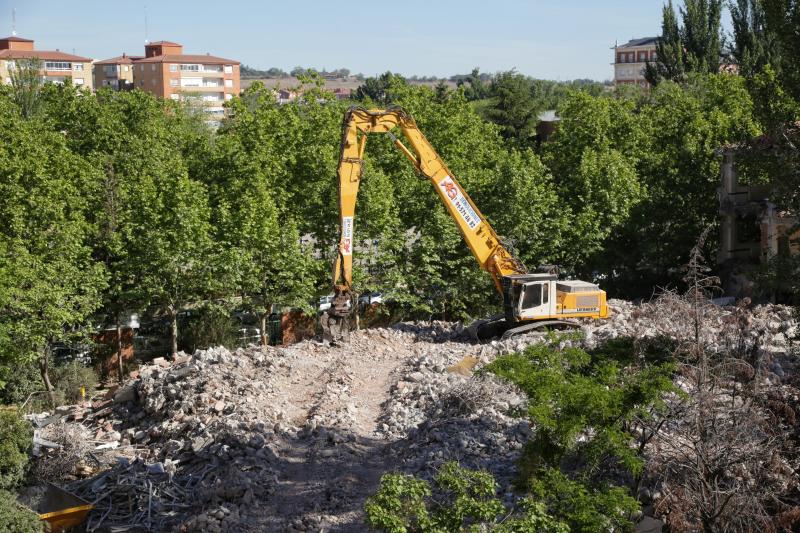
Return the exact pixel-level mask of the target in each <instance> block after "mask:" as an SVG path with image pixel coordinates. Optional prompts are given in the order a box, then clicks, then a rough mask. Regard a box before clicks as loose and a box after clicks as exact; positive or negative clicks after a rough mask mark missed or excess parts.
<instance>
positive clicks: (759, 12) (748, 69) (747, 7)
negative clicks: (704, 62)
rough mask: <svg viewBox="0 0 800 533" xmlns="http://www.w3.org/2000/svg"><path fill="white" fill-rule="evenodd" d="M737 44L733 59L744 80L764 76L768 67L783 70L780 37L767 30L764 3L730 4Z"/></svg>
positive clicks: (750, 0) (749, 0)
mask: <svg viewBox="0 0 800 533" xmlns="http://www.w3.org/2000/svg"><path fill="white" fill-rule="evenodd" d="M730 12H731V22H732V25H733V42H732V43H731V44H732V46H731V56H732V57H733V59H734V60H735V61H736V63H737V64H738V65H739V72H740V74H742V75H743V76H748V77H749V76H752V75H754V74H756V73H758V72H761V71H762V70H763V69H764V67H765V66H766V65H772V67H773V68H780V55H779V51H778V49H777V44H778V43H777V40H776V36H775V34H774V32H773V31H771V29H770V28H768V27H767V19H766V13H765V11H764V5H763V2H762V0H736V2H733V1H732V2H730Z"/></svg>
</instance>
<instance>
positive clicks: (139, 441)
mask: <svg viewBox="0 0 800 533" xmlns="http://www.w3.org/2000/svg"><path fill="white" fill-rule="evenodd" d="M609 304H610V306H611V309H612V312H613V316H612V318H611V319H610V320H608V321H605V322H586V323H585V324H584V326H583V328H582V334H583V339H582V340H580V341H578V340H575V341H570V340H567V341H564V342H565V343H570V342H581V343H583V344H584V345H585V346H586V347H593V346H597V345H598V344H599V343H601V342H602V341H604V340H606V339H611V338H614V337H618V336H624V335H637V336H652V337H656V336H658V335H665V336H670V335H675V334H676V332H675V331H671V330H670V327H671V326H670V325H669V324H663V323H661V322H660V321H659V320H658V319H657V317H655V316H653V315H652V313H650V312H649V311H647V309H645V308H643V307H640V306H635V305H633V304H630V303H628V302H622V301H617V300H612V301H611V302H609ZM715 312H717V313H718V316H716V317H715V321H716V322H714V323H716V324H718V325H719V327H720V328H721V327H723V325H724V324H726V322H725V320H726V318H725V317H726V316H729V315H730V314H731V313H732V311H731V310H730V309H729V308H723V307H720V308H718V310H717V311H715ZM750 317H751V319H752V320H753V321H754V323H755V324H757V326H758V328H759V329H760V330H763V334H762V335H761V336H760V337H759V342H760V348H759V349H760V350H763V352H764V353H765V354H767V353H768V354H769V356H770V359H769V360H770V365H771V366H770V368H771V369H772V372H773V375H774V377H775V379H780V376H781V373H783V374H784V375H785V374H786V373H788V372H794V371H795V366H796V361H797V360H796V355H795V356H793V355H792V347H793V344H792V343H793V342H794V341H792V340H791V339H792V336H793V335H794V333H795V332H796V328H797V323H796V321H795V320H794V318H793V317H792V315H791V312H790V310H789V309H788V308H783V307H779V306H761V307H756V308H754V309H753V310H752V311H750ZM676 327H677V326H676ZM707 336H708V339H707V340H708V342H709V344H710V345H713V343H714V342H715V334H714V331H713V328H712V330H709V331H708V332H707ZM544 337H545V334H544V333H531V334H528V335H525V336H520V337H515V338H512V339H508V340H504V341H493V342H490V343H487V344H474V343H472V342H470V341H468V340H467V338H466V334H465V332H464V328H463V327H462V325H460V324H449V323H440V322H434V323H401V324H397V325H395V326H393V327H391V328H377V329H370V330H365V331H357V332H353V333H352V335H351V336H350V343H349V344H347V345H343V346H330V345H325V344H323V343H321V342H318V341H314V340H307V341H303V342H300V343H297V344H294V345H290V346H286V347H277V348H276V347H266V348H262V347H255V346H253V347H250V348H247V349H238V350H236V351H234V352H231V351H229V350H227V349H225V348H212V349H208V350H200V351H197V352H195V353H194V354H192V355H188V354H180V355H179V356H178V357H177V358H176V359H175V360H174V361H166V360H164V359H159V360H154V361H153V362H152V364H149V365H145V366H142V367H140V368H139V370H138V371H136V372H134V373H133V374H132V377H131V378H130V379H129V380H128V381H127V382H126V383H124V384H123V385H122V386H121V387H119V388H118V389H117V390H115V391H114V392H113V394H111V395H110V396H109V397H108V398H106V399H104V400H101V401H95V402H94V403H92V404H86V405H85V406H83V407H77V406H70V407H69V408H68V409H61V410H59V411H58V412H56V413H55V414H54V415H49V414H43V415H37V416H35V417H32V418H33V419H34V422H35V423H37V424H39V425H43V427H42V428H41V429H40V430H39V431H41V432H45V430H47V432H46V433H43V434H42V437H43V438H49V439H51V440H53V441H54V442H60V441H57V439H54V438H53V437H52V434H53V433H54V432H58V431H62V430H63V428H65V427H69V426H70V425H77V426H78V427H80V428H82V429H81V431H82V432H85V433H81V435H80V436H78V437H75V438H76V439H77V440H80V441H82V442H85V443H89V444H90V446H88V448H89V449H88V450H82V451H81V452H80V453H81V454H83V455H84V458H83V459H84V460H83V462H82V463H81V464H89V465H91V467H92V468H93V469H95V470H94V471H96V472H98V473H97V474H95V475H93V477H88V478H87V477H85V474H86V471H83V473H81V472H80V471H78V470H77V469H75V470H74V471H73V472H71V473H70V475H72V476H74V477H78V478H81V477H83V479H77V480H76V481H72V482H70V483H69V484H68V485H67V486H68V488H69V489H70V490H71V491H73V492H75V493H76V494H77V495H79V496H81V497H83V498H85V499H86V500H88V501H90V502H92V503H94V504H95V505H96V508H95V510H94V511H93V512H92V514H91V516H90V520H89V523H88V525H89V528H88V531H94V530H97V529H98V528H99V527H101V526H102V527H105V526H114V527H115V528H118V529H116V530H119V531H124V530H125V529H126V528H128V529H132V528H140V529H145V530H152V531H165V530H166V531H169V530H174V531H230V530H237V531H242V532H247V531H320V530H323V529H325V530H342V531H344V530H346V531H362V530H364V529H365V528H364V526H363V525H362V519H363V514H362V510H363V504H364V500H365V498H366V497H367V496H368V495H369V494H370V493H372V492H373V491H374V490H375V489H376V488H377V486H378V481H379V479H380V476H381V474H383V473H384V472H386V471H391V470H399V471H403V472H408V473H415V474H419V475H422V476H424V477H430V476H432V474H433V473H434V471H435V469H436V467H437V466H438V465H440V464H441V463H443V462H445V461H448V460H457V461H459V462H460V463H461V464H462V465H464V466H469V467H473V468H485V469H487V470H489V471H491V472H492V473H493V474H494V475H495V476H496V477H497V478H498V480H500V481H502V482H503V483H504V484H505V482H507V481H510V480H511V478H513V476H514V475H515V473H516V465H515V460H516V459H517V458H518V457H519V454H520V452H521V449H522V446H523V444H524V443H525V442H526V440H527V438H528V436H529V435H530V434H531V430H532V428H531V427H530V425H529V423H528V421H527V419H526V418H525V417H524V416H519V415H520V414H522V413H524V409H525V397H524V396H523V395H522V394H521V393H520V392H519V391H518V390H515V389H514V387H512V386H510V385H508V384H507V383H505V382H501V381H499V380H496V379H494V378H492V377H490V376H486V375H482V374H481V372H480V368H481V367H482V366H483V365H484V364H486V363H488V362H490V361H492V360H494V359H495V358H496V357H497V356H498V355H500V354H505V353H510V352H514V351H518V350H522V349H524V348H525V347H526V346H529V345H531V344H535V343H538V342H542V339H543V338H544ZM108 448H115V449H113V450H108ZM57 453H59V450H58V449H55V450H49V451H46V453H44V455H43V457H42V458H41V459H40V461H42V462H43V464H44V462H49V461H50V460H51V459H53V458H55V457H56V454H57ZM72 453H73V452H70V454H72ZM70 457H71V455H70ZM86 457H88V459H87V458H86ZM66 463H67V464H78V463H80V461H75V460H74V459H70V460H69V461H67V462H66ZM56 470H60V467H59V469H56ZM62 474H63V473H62ZM66 479H69V477H68V476H66ZM504 486H508V485H504ZM505 496H506V497H507V498H509V499H511V498H513V496H512V495H511V494H508V495H505Z"/></svg>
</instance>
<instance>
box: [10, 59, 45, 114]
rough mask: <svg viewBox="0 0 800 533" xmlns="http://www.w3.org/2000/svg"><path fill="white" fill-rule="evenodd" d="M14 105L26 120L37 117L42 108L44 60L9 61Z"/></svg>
mask: <svg viewBox="0 0 800 533" xmlns="http://www.w3.org/2000/svg"><path fill="white" fill-rule="evenodd" d="M8 64H9V66H10V65H14V68H13V69H11V72H10V76H11V87H12V90H13V93H12V94H13V99H14V103H16V104H17V107H18V108H19V111H20V113H22V116H23V117H25V118H30V117H33V116H35V115H36V114H37V113H38V112H39V109H40V108H41V98H40V93H41V90H42V86H43V85H44V82H43V81H42V74H41V71H42V67H43V65H42V60H41V59H39V58H38V57H33V58H30V59H19V60H16V61H9V62H8Z"/></svg>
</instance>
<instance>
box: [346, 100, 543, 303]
mask: <svg viewBox="0 0 800 533" xmlns="http://www.w3.org/2000/svg"><path fill="white" fill-rule="evenodd" d="M396 127H399V128H400V131H401V132H402V133H403V137H404V138H405V140H406V141H407V142H408V145H409V146H408V147H407V146H406V145H405V144H403V142H402V141H401V140H400V139H398V138H397V137H396V136H394V135H392V130H393V129H394V128H396ZM342 130H343V131H342V143H341V154H340V156H339V166H338V170H337V175H338V178H339V217H340V220H339V222H340V228H341V234H340V240H339V249H338V254H337V257H336V261H335V263H334V270H333V286H334V291H335V293H336V296H337V299H339V298H340V297H341V296H347V297H351V296H352V283H353V278H352V272H353V245H354V242H355V240H354V226H355V224H354V215H355V207H356V196H357V194H358V186H359V183H360V182H361V173H362V170H363V166H364V150H365V148H366V143H367V135H368V134H370V133H387V134H388V135H389V136H390V137H391V139H392V142H393V143H394V145H395V146H396V147H397V148H398V149H399V150H400V151H401V152H402V153H403V154H404V155H405V156H406V157H407V158H408V160H409V161H410V162H411V164H412V165H414V168H416V169H417V171H418V172H419V173H420V174H421V175H422V176H424V177H425V178H427V179H428V180H429V181H430V182H431V184H433V187H434V189H435V190H436V193H437V194H438V195H439V198H440V199H441V200H442V202H443V203H444V205H445V207H446V208H447V212H448V213H450V216H451V217H452V218H453V220H455V222H456V224H457V225H458V229H459V230H460V231H461V235H463V237H464V240H465V241H466V243H467V245H468V246H469V249H470V250H471V251H472V255H473V256H475V259H476V260H477V261H478V264H479V265H480V267H481V268H482V269H483V270H485V271H487V272H488V273H489V274H490V275H491V276H492V278H493V279H494V283H495V287H496V288H497V290H498V292H499V293H500V294H501V296H502V295H503V285H502V278H503V276H508V275H514V274H524V273H526V272H527V271H526V269H525V266H524V265H523V264H522V263H521V262H520V261H519V260H517V259H516V258H515V257H514V256H512V255H511V253H510V252H509V251H508V250H507V249H506V248H505V247H504V246H503V245H502V243H501V242H500V238H499V237H498V236H497V234H496V233H495V231H494V229H492V227H491V226H490V225H489V222H488V221H487V220H486V219H485V218H484V216H483V215H482V214H481V212H480V210H479V209H478V208H477V206H476V205H475V204H474V203H473V202H472V200H471V199H470V197H469V195H468V194H467V193H466V191H464V189H463V188H462V187H461V185H460V184H459V183H458V180H456V178H455V176H453V173H452V172H450V170H449V169H448V168H447V166H446V165H445V164H444V162H443V161H442V159H441V158H440V157H439V154H437V153H436V151H435V150H434V149H433V147H432V146H431V144H430V143H429V142H428V140H427V139H426V138H425V136H424V135H423V134H422V132H421V131H420V130H419V128H418V127H417V124H416V122H414V119H413V118H412V117H411V116H410V115H409V114H408V113H406V112H405V111H403V110H402V109H400V108H392V109H387V110H380V109H372V110H366V109H363V108H360V107H352V108H350V109H349V110H348V112H347V114H346V115H345V119H344V124H343V127H342ZM340 301H341V300H340ZM336 307H337V306H336V305H335V304H334V308H336ZM343 312H344V309H339V314H342V313H343Z"/></svg>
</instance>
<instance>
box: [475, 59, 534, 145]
mask: <svg viewBox="0 0 800 533" xmlns="http://www.w3.org/2000/svg"><path fill="white" fill-rule="evenodd" d="M491 94H492V96H493V98H494V105H492V106H491V107H490V108H488V109H487V110H486V115H487V118H488V119H489V120H491V121H492V122H494V123H495V124H497V125H499V126H500V131H501V132H502V134H503V136H504V137H505V138H507V139H513V140H516V141H518V142H520V143H522V144H527V143H529V142H530V140H531V138H532V137H533V136H534V135H535V134H536V124H537V122H538V116H539V113H540V112H541V111H542V109H541V107H540V103H539V102H537V101H536V100H535V99H534V97H533V92H532V85H531V81H530V79H528V78H527V77H526V76H524V75H522V74H519V73H518V72H514V71H513V70H512V71H508V72H503V73H501V74H498V75H497V76H495V77H494V79H492V85H491Z"/></svg>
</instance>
